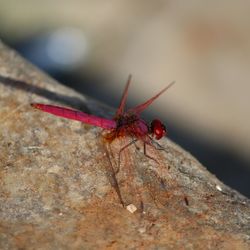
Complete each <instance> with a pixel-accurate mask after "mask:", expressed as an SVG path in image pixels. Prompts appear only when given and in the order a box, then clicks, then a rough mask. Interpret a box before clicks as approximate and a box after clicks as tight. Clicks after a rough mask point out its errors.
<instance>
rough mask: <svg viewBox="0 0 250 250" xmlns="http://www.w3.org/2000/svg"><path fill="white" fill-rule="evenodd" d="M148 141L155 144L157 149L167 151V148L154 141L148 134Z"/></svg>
mask: <svg viewBox="0 0 250 250" xmlns="http://www.w3.org/2000/svg"><path fill="white" fill-rule="evenodd" d="M148 138H149V140H150V142H151V143H152V144H154V145H156V146H157V147H155V148H156V149H157V150H163V151H165V152H166V153H167V150H166V149H165V148H164V147H163V146H162V145H161V144H160V143H158V142H157V141H155V140H154V139H153V138H152V137H151V136H148Z"/></svg>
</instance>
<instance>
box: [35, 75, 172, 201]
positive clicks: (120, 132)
mask: <svg viewBox="0 0 250 250" xmlns="http://www.w3.org/2000/svg"><path fill="white" fill-rule="evenodd" d="M130 83H131V75H129V78H128V81H127V83H126V86H125V89H124V92H123V95H122V98H121V101H120V105H119V107H118V109H117V111H116V113H115V116H114V117H113V118H112V119H106V118H101V117H98V116H95V115H90V114H87V113H84V112H81V111H78V110H73V109H69V108H65V107H59V106H54V105H48V104H41V103H32V104H31V106H32V107H34V108H36V109H40V110H42V111H44V112H47V113H50V114H53V115H56V116H60V117H64V118H67V119H71V120H77V121H81V122H83V123H87V124H90V125H93V126H97V127H101V128H102V129H104V130H105V131H106V132H107V133H105V136H104V140H105V141H106V142H109V143H111V142H112V141H113V140H114V139H116V138H119V137H125V136H128V137H130V138H131V139H132V140H131V142H129V143H128V144H126V145H125V146H123V147H122V148H121V149H120V150H119V157H118V164H117V165H118V170H117V171H116V173H117V172H118V171H119V167H120V158H121V153H122V151H124V150H125V149H126V148H128V147H129V146H131V145H132V144H134V143H135V142H136V141H138V140H140V141H142V142H143V149H144V155H145V156H146V157H148V158H150V159H151V160H154V161H155V162H157V160H156V159H154V158H153V157H151V156H150V155H148V154H147V152H146V146H147V145H149V146H152V147H156V145H158V147H159V146H160V145H159V144H158V143H157V142H155V140H154V139H156V140H159V139H161V138H162V137H163V136H165V135H166V133H167V131H166V128H165V126H164V124H163V123H162V122H161V121H160V120H158V119H154V120H153V121H152V122H151V123H150V124H148V123H146V121H144V120H143V119H142V118H141V117H140V114H141V112H142V111H144V110H145V109H146V108H147V107H148V106H149V105H150V104H151V103H152V102H153V101H154V100H155V99H156V98H158V97H159V96H160V95H161V94H163V93H164V92H165V91H166V90H167V89H168V88H170V87H171V86H172V85H173V84H174V82H171V83H170V84H169V85H167V86H166V87H165V88H164V89H162V90H161V91H160V92H159V93H158V94H156V95H155V96H153V97H152V98H150V99H149V100H147V101H146V102H144V103H142V104H140V105H138V106H136V107H134V108H131V109H129V110H127V111H124V108H125V104H126V100H127V96H128V88H129V85H130ZM160 147H161V146H160ZM107 153H108V152H107ZM110 163H111V162H110ZM157 163H158V162H157ZM116 173H113V174H112V175H113V184H112V186H113V187H114V188H115V190H116V192H117V194H118V197H119V200H120V202H121V203H122V205H124V202H123V200H122V197H121V194H120V190H119V187H118V183H117V181H116V178H115V174H116Z"/></svg>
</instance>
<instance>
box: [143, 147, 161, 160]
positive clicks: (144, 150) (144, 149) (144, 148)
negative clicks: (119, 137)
mask: <svg viewBox="0 0 250 250" xmlns="http://www.w3.org/2000/svg"><path fill="white" fill-rule="evenodd" d="M147 144H148V145H150V146H152V145H151V144H149V143H146V142H144V144H143V153H144V155H145V156H146V157H148V158H149V159H151V160H153V161H155V162H156V163H157V164H160V163H159V162H158V161H157V160H156V159H155V158H154V157H152V156H150V155H148V154H147V150H146V145H147Z"/></svg>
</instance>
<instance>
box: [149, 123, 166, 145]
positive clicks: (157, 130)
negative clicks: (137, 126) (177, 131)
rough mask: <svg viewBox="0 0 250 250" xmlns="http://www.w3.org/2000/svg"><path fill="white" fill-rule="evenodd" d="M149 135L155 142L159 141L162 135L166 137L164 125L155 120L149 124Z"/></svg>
mask: <svg viewBox="0 0 250 250" xmlns="http://www.w3.org/2000/svg"><path fill="white" fill-rule="evenodd" d="M151 133H152V135H153V137H155V139H156V140H160V139H161V138H162V137H163V136H164V135H166V133H167V131H166V128H165V126H164V124H163V123H162V122H161V121H160V120H158V119H155V120H153V121H152V122H151Z"/></svg>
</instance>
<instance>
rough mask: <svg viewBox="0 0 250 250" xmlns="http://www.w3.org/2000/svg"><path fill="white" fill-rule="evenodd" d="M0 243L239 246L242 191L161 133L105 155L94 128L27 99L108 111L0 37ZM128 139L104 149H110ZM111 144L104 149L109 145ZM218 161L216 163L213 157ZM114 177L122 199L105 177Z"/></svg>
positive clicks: (243, 228)
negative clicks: (146, 144) (155, 141)
mask: <svg viewBox="0 0 250 250" xmlns="http://www.w3.org/2000/svg"><path fill="white" fill-rule="evenodd" d="M0 96H1V98H0V102H1V109H0V129H1V134H0V159H1V163H0V184H1V190H0V248H1V249H103V248H107V249H122V248H129V249H139V248H141V249H143V248H145V249H155V248H161V249H202V248H203V249H204V248H205V249H249V247H250V244H249V224H250V223H249V218H250V206H249V200H247V198H245V197H243V196H242V195H241V194H239V193H237V192H236V191H234V190H232V189H230V188H229V187H227V186H225V185H224V184H223V183H221V182H220V181H219V180H218V179H216V177H215V176H213V175H212V174H210V173H209V172H208V171H207V170H206V169H205V168H204V167H203V166H202V165H201V164H200V163H199V162H198V161H197V160H196V159H194V158H193V157H192V156H191V155H190V154H189V153H187V152H185V151H184V150H183V149H181V148H180V147H179V146H178V145H176V144H174V143H173V142H171V141H170V140H169V139H167V138H164V139H163V140H162V141H161V144H162V145H163V146H164V148H165V151H162V150H156V149H153V148H149V149H148V152H147V153H148V154H149V155H150V156H152V157H154V158H156V157H157V160H159V164H157V163H156V162H155V161H153V160H150V159H149V158H147V157H145V155H144V154H143V152H142V150H139V149H137V148H140V149H141V146H142V145H141V144H137V147H129V148H128V149H127V150H125V152H124V153H123V154H122V157H121V167H120V171H119V172H118V173H117V174H116V175H115V174H114V171H115V169H112V168H111V167H110V164H109V163H110V162H109V159H108V157H107V153H106V151H105V147H104V145H103V144H102V140H101V130H100V129H99V128H96V127H93V126H90V125H86V124H82V123H80V122H76V121H71V120H67V119H62V118H58V117H55V116H52V115H49V114H46V113H42V112H39V111H37V110H34V109H32V108H31V107H30V103H31V102H42V103H56V104H59V105H65V106H70V107H72V108H77V109H80V110H82V111H85V112H89V113H93V114H96V115H98V116H102V115H105V116H107V117H112V115H111V110H110V109H107V108H106V107H104V106H101V105H100V104H98V103H97V102H95V101H93V100H90V99H89V98H85V97H83V96H82V95H80V94H78V93H76V92H74V91H73V90H71V89H69V88H66V87H64V86H62V85H60V84H58V83H57V82H55V81H54V80H52V79H51V78H49V77H48V76H46V75H45V74H44V73H42V72H40V71H39V70H37V69H36V68H35V67H34V66H32V65H30V64H29V63H27V62H25V60H23V59H22V58H21V57H20V56H19V55H17V54H16V53H15V52H14V51H12V50H10V49H9V48H7V47H6V46H5V45H3V44H1V45H0ZM127 140H129V138H124V139H119V140H118V139H117V140H115V141H114V142H113V143H112V144H111V145H110V148H109V149H108V154H109V157H110V161H111V163H112V164H113V167H114V168H116V165H115V163H116V162H117V152H119V149H120V148H121V146H122V144H125V143H126V142H127ZM112 153H113V154H112ZM218 167H220V166H218ZM114 176H115V180H116V181H117V183H118V185H119V191H120V194H121V197H122V200H123V202H124V205H125V207H123V206H122V205H121V202H120V200H119V199H118V196H117V192H116V191H117V189H116V190H115V189H114V188H113V187H112V185H111V184H113V186H114V185H115V183H114Z"/></svg>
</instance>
